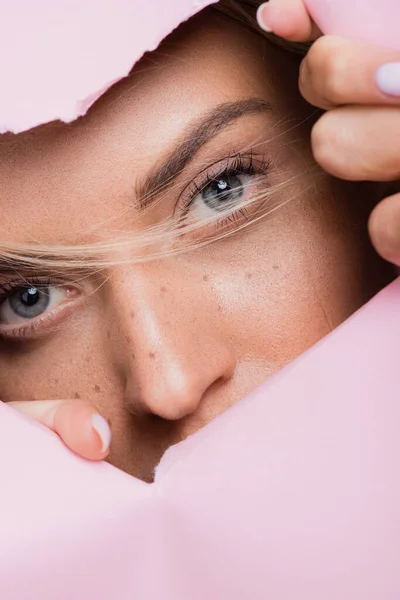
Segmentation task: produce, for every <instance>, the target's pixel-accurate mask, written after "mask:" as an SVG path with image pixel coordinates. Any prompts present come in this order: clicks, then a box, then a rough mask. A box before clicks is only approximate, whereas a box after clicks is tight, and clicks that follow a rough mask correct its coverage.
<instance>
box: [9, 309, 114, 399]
mask: <svg viewBox="0 0 400 600" xmlns="http://www.w3.org/2000/svg"><path fill="white" fill-rule="evenodd" d="M77 312H78V311H77ZM95 319H96V315H94V314H90V313H89V314H85V315H82V314H76V315H73V316H72V317H71V318H70V319H68V320H67V321H66V322H65V323H63V324H62V325H61V326H60V329H59V330H57V331H56V332H55V334H53V335H51V336H50V337H49V338H47V339H45V340H43V341H37V342H32V343H29V344H26V345H24V342H21V344H19V343H15V344H14V346H13V347H11V346H10V345H7V347H5V348H4V349H1V350H0V395H1V399H2V400H4V401H6V402H7V401H11V400H12V401H15V400H42V399H52V398H60V397H62V398H85V399H87V400H89V401H92V402H93V403H94V404H95V405H96V406H98V407H99V408H100V409H101V408H102V406H103V405H105V404H106V398H110V397H112V396H113V395H115V393H116V391H117V390H118V385H119V382H118V379H117V378H116V377H115V374H114V373H113V370H112V368H110V365H111V364H112V362H111V361H110V356H109V355H108V350H107V346H106V344H105V340H104V339H103V332H102V331H101V328H100V327H98V326H96V321H95Z"/></svg>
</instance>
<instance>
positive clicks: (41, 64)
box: [0, 0, 216, 133]
mask: <svg viewBox="0 0 400 600" xmlns="http://www.w3.org/2000/svg"><path fill="white" fill-rule="evenodd" d="M215 1H216V0H174V1H173V2H171V1H167V0H135V1H132V0H53V1H52V0H13V1H12V2H9V1H4V0H1V1H0V23H1V36H0V56H1V57H2V59H1V64H0V90H1V93H0V133H4V132H7V131H10V132H14V133H18V132H21V131H24V130H26V129H30V128H32V127H35V126H37V125H40V124H42V123H47V122H49V121H54V120H57V119H59V120H61V121H65V122H69V121H73V120H74V119H76V118H77V117H80V116H82V115H84V114H85V113H86V111H87V110H88V109H89V108H90V106H91V105H92V104H93V102H95V100H96V99H97V98H99V96H101V95H102V94H103V93H104V92H105V91H106V90H107V89H108V88H109V87H110V86H111V85H112V84H113V83H115V82H116V81H118V80H119V79H121V78H123V77H125V76H126V75H128V73H129V71H130V70H131V68H132V66H133V65H134V64H135V63H136V62H137V61H138V60H139V59H140V58H141V57H142V56H143V54H144V53H145V52H147V51H149V50H154V49H155V48H156V47H157V46H158V45H159V43H160V42H161V41H162V40H163V39H164V38H165V37H166V36H167V35H168V34H169V33H171V31H172V30H173V29H175V27H177V26H178V25H179V24H180V23H182V22H183V21H185V20H186V19H188V18H189V17H191V16H192V15H194V14H195V13H196V12H198V11H199V10H201V9H202V8H204V7H206V6H208V5H209V4H212V3H213V2H215Z"/></svg>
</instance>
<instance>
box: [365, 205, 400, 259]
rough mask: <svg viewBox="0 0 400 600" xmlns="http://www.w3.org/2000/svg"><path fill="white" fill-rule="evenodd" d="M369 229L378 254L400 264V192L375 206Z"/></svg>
mask: <svg viewBox="0 0 400 600" xmlns="http://www.w3.org/2000/svg"><path fill="white" fill-rule="evenodd" d="M368 231H369V235H370V238H371V241H372V244H373V246H374V248H375V249H376V251H377V252H378V254H380V255H381V256H382V258H384V259H385V260H387V261H389V262H391V263H393V264H395V265H397V266H400V194H395V195H393V196H389V197H388V198H385V199H384V200H382V202H380V203H379V204H378V205H377V206H376V207H375V208H374V210H373V211H372V213H371V215H370V218H369V222H368Z"/></svg>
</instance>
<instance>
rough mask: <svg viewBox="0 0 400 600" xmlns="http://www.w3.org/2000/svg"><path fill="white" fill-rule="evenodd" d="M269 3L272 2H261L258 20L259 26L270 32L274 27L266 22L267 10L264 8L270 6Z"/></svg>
mask: <svg viewBox="0 0 400 600" xmlns="http://www.w3.org/2000/svg"><path fill="white" fill-rule="evenodd" d="M270 1H271V0H270ZM268 4H270V2H264V4H260V6H259V7H258V9H257V22H258V24H259V26H260V27H261V29H263V30H264V31H266V32H267V33H270V32H271V31H272V29H271V27H269V25H268V23H266V21H265V10H264V9H265V8H266V7H267V6H268Z"/></svg>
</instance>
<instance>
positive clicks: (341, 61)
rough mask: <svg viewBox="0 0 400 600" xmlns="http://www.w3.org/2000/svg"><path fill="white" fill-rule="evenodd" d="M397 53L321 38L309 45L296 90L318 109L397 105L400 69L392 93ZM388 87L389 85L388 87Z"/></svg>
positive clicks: (399, 101) (351, 42) (397, 58)
mask: <svg viewBox="0 0 400 600" xmlns="http://www.w3.org/2000/svg"><path fill="white" fill-rule="evenodd" d="M398 63H400V53H399V52H394V51H391V50H387V49H385V48H380V47H377V46H371V45H367V44H361V43H359V42H353V41H349V40H347V39H342V38H339V37H334V36H324V37H322V38H321V39H319V40H317V41H316V42H315V44H313V45H312V47H311V49H310V50H309V52H308V54H307V56H306V58H305V59H304V60H303V62H302V64H301V68H300V77H299V84H300V91H301V93H302V94H303V96H304V98H305V99H306V100H307V101H308V102H310V104H313V105H314V106H318V107H319V108H324V109H329V108H332V107H333V106H340V105H343V104H379V105H382V104H383V105H385V104H387V105H392V104H397V105H400V67H399V69H398V74H397V77H398V87H399V90H398V95H396V94H394V93H390V94H389V93H387V91H388V90H389V88H390V91H391V92H394V91H395V82H396V65H397V64H398ZM390 84H391V85H390Z"/></svg>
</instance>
